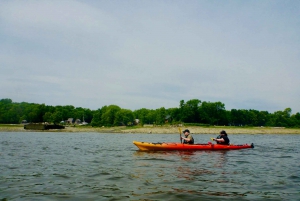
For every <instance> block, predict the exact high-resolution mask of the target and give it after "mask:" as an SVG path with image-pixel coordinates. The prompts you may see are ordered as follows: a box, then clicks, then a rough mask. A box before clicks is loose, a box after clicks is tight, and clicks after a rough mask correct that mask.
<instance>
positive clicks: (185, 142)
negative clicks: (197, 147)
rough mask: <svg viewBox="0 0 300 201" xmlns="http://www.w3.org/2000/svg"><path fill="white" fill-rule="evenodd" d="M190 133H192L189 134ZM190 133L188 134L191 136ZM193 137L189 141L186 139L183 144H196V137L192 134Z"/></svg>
mask: <svg viewBox="0 0 300 201" xmlns="http://www.w3.org/2000/svg"><path fill="white" fill-rule="evenodd" d="M189 135H190V134H189ZM189 135H188V136H189ZM188 136H186V137H188ZM191 137H192V139H191V140H190V141H189V142H188V141H186V140H183V144H194V138H193V136H191Z"/></svg>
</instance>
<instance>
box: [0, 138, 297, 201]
mask: <svg viewBox="0 0 300 201" xmlns="http://www.w3.org/2000/svg"><path fill="white" fill-rule="evenodd" d="M210 137H215V136H212V135H194V138H195V140H196V142H198V143H204V142H208V141H209V140H210ZM229 137H230V139H231V142H232V143H234V144H243V143H251V142H253V143H254V145H255V148H254V149H246V150H233V151H197V152H177V151H174V152H141V151H138V149H137V147H135V146H134V145H133V144H132V141H133V140H137V141H147V142H177V141H178V142H179V134H178V135H175V134H174V135H170V134H169V135H164V134H98V133H48V132H47V133H46V132H43V133H38V132H34V133H30V132H24V133H11V132H10V133H5V132H3V133H0V172H1V175H0V200H1V199H5V198H6V200H185V201H186V200H300V162H299V161H300V153H299V152H300V151H299V147H300V135H229Z"/></svg>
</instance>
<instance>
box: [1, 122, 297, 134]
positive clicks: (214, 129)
mask: <svg viewBox="0 0 300 201" xmlns="http://www.w3.org/2000/svg"><path fill="white" fill-rule="evenodd" d="M186 128H187V129H189V130H190V132H191V133H192V134H218V133H219V132H220V131H221V130H226V132H227V133H228V134H300V129H296V128H274V127H229V126H211V127H200V126H189V127H181V130H184V129H186ZM0 132H32V130H25V129H24V126H23V125H18V124H15V125H7V124H5V125H4V124H0ZM42 132H98V133H152V134H179V130H178V127H172V126H158V127H123V126H120V127H100V128H98V127H91V126H69V127H66V128H65V129H61V130H47V131H42Z"/></svg>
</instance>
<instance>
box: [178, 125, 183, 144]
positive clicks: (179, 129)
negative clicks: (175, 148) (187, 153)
mask: <svg viewBox="0 0 300 201" xmlns="http://www.w3.org/2000/svg"><path fill="white" fill-rule="evenodd" d="M178 131H179V138H180V143H181V144H182V139H181V128H178Z"/></svg>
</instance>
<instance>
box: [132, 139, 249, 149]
mask: <svg viewBox="0 0 300 201" xmlns="http://www.w3.org/2000/svg"><path fill="white" fill-rule="evenodd" d="M133 144H135V145H136V146H137V147H138V148H139V149H140V150H142V151H175V150H178V151H181V150H184V151H188V150H191V151H196V150H233V149H248V148H254V144H253V143H252V144H250V145H249V144H241V145H233V144H230V145H221V144H212V143H208V144H181V143H177V142H162V143H160V142H158V143H151V142H137V141H133Z"/></svg>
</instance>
